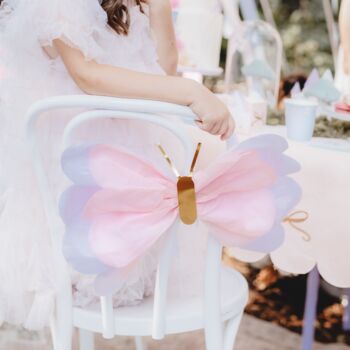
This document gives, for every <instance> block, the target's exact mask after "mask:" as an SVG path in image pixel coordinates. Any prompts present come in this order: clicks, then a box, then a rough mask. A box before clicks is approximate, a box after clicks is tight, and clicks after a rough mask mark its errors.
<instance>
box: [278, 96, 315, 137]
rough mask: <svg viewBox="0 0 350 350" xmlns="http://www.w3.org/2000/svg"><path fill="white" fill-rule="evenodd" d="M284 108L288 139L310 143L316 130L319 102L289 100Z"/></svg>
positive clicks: (285, 101) (285, 102)
mask: <svg viewBox="0 0 350 350" xmlns="http://www.w3.org/2000/svg"><path fill="white" fill-rule="evenodd" d="M284 106H285V114H286V127H287V137H288V138H289V139H290V140H293V141H301V142H306V141H310V140H311V139H312V135H313V133H314V129H315V120H316V114H317V107H318V104H317V102H315V101H310V100H306V99H291V98H287V99H285V100H284Z"/></svg>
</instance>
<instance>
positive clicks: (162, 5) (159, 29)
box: [145, 0, 178, 75]
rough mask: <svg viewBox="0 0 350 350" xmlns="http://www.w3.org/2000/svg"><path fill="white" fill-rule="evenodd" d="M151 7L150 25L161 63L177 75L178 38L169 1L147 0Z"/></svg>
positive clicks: (171, 73)
mask: <svg viewBox="0 0 350 350" xmlns="http://www.w3.org/2000/svg"><path fill="white" fill-rule="evenodd" d="M145 2H146V3H148V5H149V16H150V25H151V29H152V32H153V34H154V36H155V39H156V43H157V52H158V57H159V63H160V65H161V66H162V68H163V69H164V70H165V72H166V73H167V74H169V75H175V74H176V70H177V63H178V53H177V48H176V38H175V31H174V26H173V20H172V14H171V6H170V2H169V0H145Z"/></svg>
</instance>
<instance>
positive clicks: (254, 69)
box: [242, 59, 276, 81]
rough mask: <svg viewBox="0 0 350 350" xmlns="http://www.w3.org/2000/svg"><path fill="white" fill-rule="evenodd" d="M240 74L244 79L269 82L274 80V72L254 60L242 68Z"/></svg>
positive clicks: (259, 61) (264, 64) (264, 63)
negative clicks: (262, 79)
mask: <svg viewBox="0 0 350 350" xmlns="http://www.w3.org/2000/svg"><path fill="white" fill-rule="evenodd" d="M242 73H243V75H244V76H246V77H254V78H264V79H267V80H270V81H273V80H275V76H276V75H275V72H274V71H273V69H272V68H271V67H270V66H269V65H268V64H267V63H266V62H265V61H263V60H261V59H256V60H254V61H252V62H250V63H248V64H246V65H244V66H243V67H242Z"/></svg>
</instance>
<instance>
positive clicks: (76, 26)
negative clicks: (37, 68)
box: [5, 0, 108, 59]
mask: <svg viewBox="0 0 350 350" xmlns="http://www.w3.org/2000/svg"><path fill="white" fill-rule="evenodd" d="M5 1H6V0H5ZM8 1H9V0H8ZM14 17H15V18H16V19H17V20H18V21H21V23H22V26H21V27H22V28H23V23H26V25H25V27H26V28H27V30H29V31H31V32H32V34H34V35H35V36H36V38H37V40H38V41H39V43H40V45H41V46H51V45H52V42H53V40H55V39H61V40H63V41H65V42H66V43H67V44H68V45H70V46H72V47H75V48H78V49H79V50H80V51H82V53H83V54H84V56H85V57H86V58H87V59H95V58H98V57H99V56H100V55H102V54H103V50H102V48H101V47H100V45H99V42H100V41H101V39H103V37H104V36H106V35H108V29H107V16H106V13H105V11H104V10H103V9H102V8H101V5H100V4H99V1H98V0H49V1H48V0H31V1H27V0H17V2H16V8H15V9H14Z"/></svg>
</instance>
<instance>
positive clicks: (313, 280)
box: [301, 267, 320, 350]
mask: <svg viewBox="0 0 350 350" xmlns="http://www.w3.org/2000/svg"><path fill="white" fill-rule="evenodd" d="M319 286H320V275H319V274H318V270H317V267H315V268H314V269H313V270H312V271H311V272H310V273H309V275H308V278H307V287H306V301H305V312H304V327H303V334H302V344H301V349H302V350H312V348H313V343H314V335H315V320H316V313H317V300H318V290H319Z"/></svg>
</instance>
